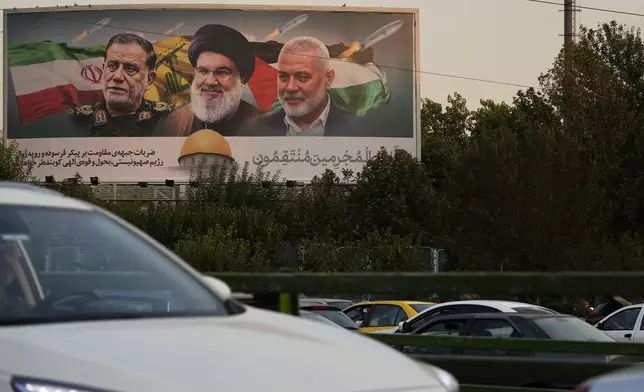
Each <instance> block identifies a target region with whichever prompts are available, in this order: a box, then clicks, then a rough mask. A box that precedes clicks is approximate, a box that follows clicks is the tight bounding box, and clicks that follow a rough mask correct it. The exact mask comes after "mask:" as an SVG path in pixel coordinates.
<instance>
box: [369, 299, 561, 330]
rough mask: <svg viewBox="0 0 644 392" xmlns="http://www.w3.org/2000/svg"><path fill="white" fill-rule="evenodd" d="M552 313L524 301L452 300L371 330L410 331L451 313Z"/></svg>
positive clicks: (553, 312)
mask: <svg viewBox="0 0 644 392" xmlns="http://www.w3.org/2000/svg"><path fill="white" fill-rule="evenodd" d="M489 312H501V313H551V314H557V312H555V311H554V310H551V309H548V308H544V307H542V306H538V305H532V304H528V303H523V302H513V301H496V300H463V301H450V302H442V303H439V304H436V305H432V306H430V307H428V308H427V309H425V310H423V311H422V312H420V313H418V314H416V315H415V316H414V317H412V318H410V319H408V320H405V321H401V322H400V323H399V324H398V326H397V327H394V328H389V329H382V330H380V331H376V332H371V333H376V334H395V333H409V332H411V331H413V330H414V329H416V328H417V327H420V326H421V325H422V324H424V323H425V321H427V320H429V319H430V318H431V317H434V316H438V315H441V316H445V315H451V314H464V313H489Z"/></svg>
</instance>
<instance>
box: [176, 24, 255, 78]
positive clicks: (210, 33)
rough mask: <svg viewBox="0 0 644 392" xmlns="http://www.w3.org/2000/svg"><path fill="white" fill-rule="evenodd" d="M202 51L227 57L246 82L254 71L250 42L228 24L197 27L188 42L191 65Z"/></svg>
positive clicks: (253, 58) (195, 63)
mask: <svg viewBox="0 0 644 392" xmlns="http://www.w3.org/2000/svg"><path fill="white" fill-rule="evenodd" d="M203 52H215V53H219V54H221V55H224V56H226V57H228V58H229V59H230V60H231V61H232V62H233V64H235V67H237V70H238V71H239V76H240V77H241V81H242V83H246V82H248V80H249V79H250V77H251V76H253V71H255V53H254V52H253V49H252V47H251V44H250V42H248V40H247V39H246V37H244V35H243V34H242V33H240V32H239V31H237V30H235V29H233V28H230V27H228V26H223V25H218V24H209V25H205V26H202V27H200V28H199V30H197V32H196V33H195V35H194V36H193V37H192V42H190V48H188V58H189V59H190V64H192V66H193V67H196V66H197V58H199V55H200V54H201V53H203Z"/></svg>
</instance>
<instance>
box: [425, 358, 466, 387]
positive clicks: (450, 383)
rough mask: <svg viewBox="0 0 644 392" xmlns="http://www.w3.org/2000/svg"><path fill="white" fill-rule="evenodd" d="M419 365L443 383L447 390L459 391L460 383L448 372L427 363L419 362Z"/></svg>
mask: <svg viewBox="0 0 644 392" xmlns="http://www.w3.org/2000/svg"><path fill="white" fill-rule="evenodd" d="M420 365H421V366H422V367H423V369H425V370H427V371H428V372H429V373H431V374H432V375H434V376H436V378H438V380H439V381H440V383H441V384H443V386H444V387H445V388H446V389H447V390H448V391H449V392H459V390H460V385H459V383H458V380H456V378H455V377H454V376H452V374H451V373H450V372H447V371H445V370H443V369H441V368H439V367H436V366H432V365H429V364H427V363H422V362H420Z"/></svg>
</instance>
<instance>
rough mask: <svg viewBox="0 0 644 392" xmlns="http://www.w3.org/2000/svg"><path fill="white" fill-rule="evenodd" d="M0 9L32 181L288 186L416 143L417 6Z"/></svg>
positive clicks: (8, 99) (9, 94)
mask: <svg viewBox="0 0 644 392" xmlns="http://www.w3.org/2000/svg"><path fill="white" fill-rule="evenodd" d="M146 7H147V9H144V8H143V7H141V6H136V7H132V8H127V7H125V6H124V8H120V9H115V8H114V7H112V8H109V9H107V8H106V9H98V10H97V9H96V7H92V9H91V10H90V9H88V8H87V9H81V8H80V7H78V8H74V11H64V12H61V11H55V10H43V9H37V10H28V11H26V10H22V11H9V10H5V13H4V14H5V24H4V26H5V40H6V41H5V53H6V55H5V68H4V69H5V72H4V74H5V108H6V109H5V110H6V115H5V124H6V129H7V132H6V135H5V137H6V138H7V141H8V142H10V141H12V140H17V141H18V142H19V144H20V147H21V148H22V149H24V150H25V151H27V153H28V154H29V157H30V159H31V160H32V161H33V162H34V165H35V166H34V174H35V175H36V176H37V177H39V178H40V179H41V180H42V179H44V178H45V176H49V175H53V176H54V177H55V178H56V179H62V178H65V177H70V176H73V175H74V174H75V173H76V172H78V173H80V174H81V175H82V176H83V177H84V178H85V179H89V178H90V177H98V178H99V179H100V181H101V182H104V183H105V182H136V181H149V182H155V181H160V182H162V181H164V180H166V179H172V180H175V181H178V182H182V181H188V179H189V177H190V169H191V168H193V167H194V166H195V165H198V164H199V163H203V162H204V161H206V162H207V161H213V160H214V161H224V162H236V163H238V164H241V165H243V164H244V163H246V162H248V163H249V164H250V166H251V167H250V169H251V170H254V169H256V168H257V167H258V166H259V167H262V168H263V169H264V170H265V171H268V172H271V173H276V172H278V171H279V173H280V176H281V177H283V178H286V179H289V180H296V181H303V182H307V181H309V180H310V179H311V178H312V177H313V176H314V175H316V174H321V173H322V172H323V171H324V170H325V169H327V168H328V169H332V170H335V171H337V172H338V173H339V174H340V173H341V171H342V170H344V169H351V170H353V171H354V172H355V171H359V170H360V169H361V167H362V166H363V165H364V163H365V162H366V161H367V160H368V159H369V158H370V157H371V156H372V154H375V152H376V151H377V150H378V149H379V148H380V147H382V146H384V147H386V148H387V149H393V148H401V149H405V150H408V151H409V152H410V153H411V154H412V155H414V156H418V155H419V153H420V143H419V139H420V137H419V132H420V129H419V110H420V106H419V100H420V98H419V88H418V85H419V83H418V77H417V73H416V70H417V68H418V48H419V46H418V36H417V31H416V28H415V26H416V25H417V23H418V10H408V9H406V10H398V9H396V10H391V9H389V10H386V9H385V10H383V9H350V8H336V9H331V8H309V7H307V8H300V9H293V8H291V9H288V8H285V7H274V6H273V7H264V8H262V7H259V6H257V7H244V9H243V10H242V9H239V7H235V9H232V8H231V9H225V8H223V6H219V7H218V8H208V9H203V8H201V7H200V8H199V9H196V8H195V9H187V8H185V7H183V8H168V7H167V6H165V5H164V6H163V10H161V9H158V8H159V7H157V9H155V8H154V7H151V6H146Z"/></svg>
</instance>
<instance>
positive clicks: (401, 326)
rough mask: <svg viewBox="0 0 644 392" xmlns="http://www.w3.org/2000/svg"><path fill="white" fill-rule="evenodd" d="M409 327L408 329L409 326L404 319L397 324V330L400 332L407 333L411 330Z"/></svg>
mask: <svg viewBox="0 0 644 392" xmlns="http://www.w3.org/2000/svg"><path fill="white" fill-rule="evenodd" d="M409 329H410V328H409V323H407V322H406V321H401V322H400V323H399V324H398V330H399V331H400V332H402V333H409V332H411V331H410V330H409Z"/></svg>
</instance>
